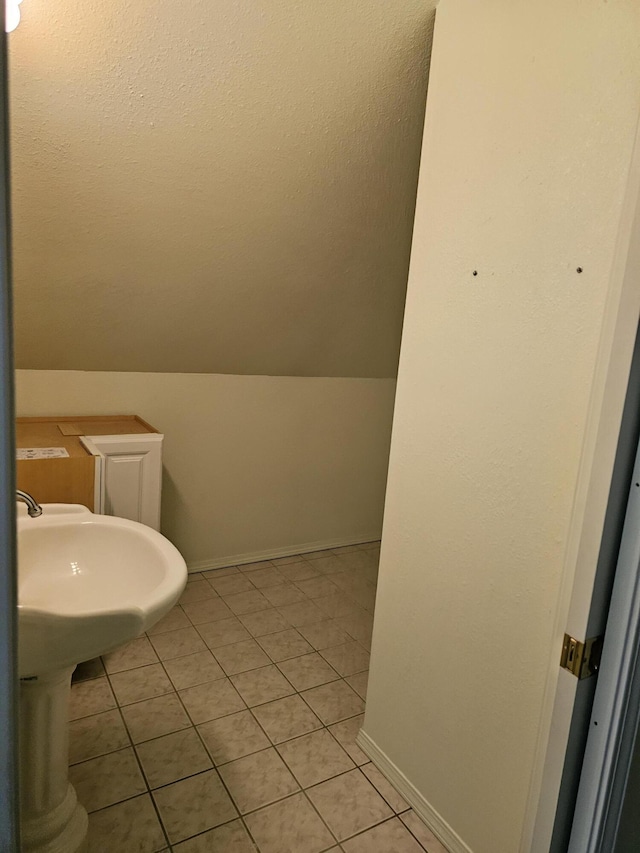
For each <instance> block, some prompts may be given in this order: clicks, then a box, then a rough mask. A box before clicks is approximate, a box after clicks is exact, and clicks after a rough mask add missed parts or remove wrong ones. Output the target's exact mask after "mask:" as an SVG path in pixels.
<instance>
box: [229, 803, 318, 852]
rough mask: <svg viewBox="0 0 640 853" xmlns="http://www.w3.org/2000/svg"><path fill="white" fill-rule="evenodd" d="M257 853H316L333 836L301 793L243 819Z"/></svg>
mask: <svg viewBox="0 0 640 853" xmlns="http://www.w3.org/2000/svg"><path fill="white" fill-rule="evenodd" d="M246 821H247V825H248V827H249V829H250V831H251V834H252V835H253V837H254V838H255V840H256V841H257V842H258V846H259V848H260V853H283V851H287V853H320V851H321V850H326V849H327V847H328V846H329V845H330V844H331V843H332V842H333V840H334V839H333V836H332V835H331V833H330V832H329V830H328V829H327V827H326V826H325V825H324V823H323V822H322V821H321V820H320V818H319V817H318V815H317V813H316V812H315V811H314V809H313V808H312V807H311V805H310V804H309V801H308V800H307V798H306V797H305V796H304V795H303V794H294V796H292V797H287V799H286V800H281V801H280V802H279V803H275V804H274V805H272V806H267V807H266V808H263V809H260V811H257V812H254V813H253V814H250V815H248V816H247V818H246Z"/></svg>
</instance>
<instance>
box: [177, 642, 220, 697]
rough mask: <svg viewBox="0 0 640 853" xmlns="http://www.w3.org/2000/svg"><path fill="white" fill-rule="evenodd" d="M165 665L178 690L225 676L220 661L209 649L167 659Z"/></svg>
mask: <svg viewBox="0 0 640 853" xmlns="http://www.w3.org/2000/svg"><path fill="white" fill-rule="evenodd" d="M164 666H165V669H166V670H167V672H168V673H169V678H170V679H171V681H172V682H173V684H174V685H175V688H176V690H184V689H185V688H186V687H195V686H196V685H197V684H205V683H206V682H207V681H215V680H216V679H218V678H223V677H224V672H223V671H222V669H221V668H220V665H219V664H218V661H217V660H216V659H215V658H214V656H213V655H212V654H211V652H209V651H206V652H196V653H195V654H194V655H185V656H184V657H181V658H173V660H167V661H165V663H164Z"/></svg>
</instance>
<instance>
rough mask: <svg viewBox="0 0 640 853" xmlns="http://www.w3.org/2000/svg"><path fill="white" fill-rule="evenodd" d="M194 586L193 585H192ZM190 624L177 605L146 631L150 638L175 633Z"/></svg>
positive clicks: (188, 626)
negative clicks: (153, 635)
mask: <svg viewBox="0 0 640 853" xmlns="http://www.w3.org/2000/svg"><path fill="white" fill-rule="evenodd" d="M192 586H195V584H192ZM190 627H191V622H189V620H188V619H187V617H186V615H185V612H184V610H183V609H182V607H180V606H179V605H176V607H173V608H172V609H171V610H170V611H169V612H168V613H167V615H166V616H163V617H162V619H161V620H160V621H159V622H156V624H155V625H154V626H153V627H152V628H150V629H149V630H148V631H147V634H149V635H150V636H151V635H152V634H164V633H165V632H166V631H177V630H178V628H190Z"/></svg>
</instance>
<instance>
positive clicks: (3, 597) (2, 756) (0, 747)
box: [0, 4, 20, 853]
mask: <svg viewBox="0 0 640 853" xmlns="http://www.w3.org/2000/svg"><path fill="white" fill-rule="evenodd" d="M3 5H4V4H3ZM0 29H1V30H2V34H1V35H0V374H1V375H0V732H2V737H1V738H0V851H2V853H13V851H16V850H19V848H20V843H19V822H18V784H17V780H18V764H17V762H18V735H17V731H18V725H17V703H18V697H17V684H18V678H17V667H16V663H17V639H16V621H17V620H16V568H15V565H16V562H15V558H16V551H15V506H16V505H15V463H14V456H15V442H14V406H13V353H12V335H11V319H12V317H11V264H10V257H9V253H10V243H9V182H8V134H7V40H6V36H5V33H4V27H1V28H0Z"/></svg>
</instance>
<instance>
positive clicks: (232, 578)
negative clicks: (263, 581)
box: [208, 572, 255, 595]
mask: <svg viewBox="0 0 640 853" xmlns="http://www.w3.org/2000/svg"><path fill="white" fill-rule="evenodd" d="M208 580H209V583H210V584H211V586H212V587H213V588H214V589H215V591H216V592H217V593H218V595H234V594H235V593H238V592H251V590H252V589H255V587H254V586H253V584H252V583H251V581H250V580H248V579H247V578H246V577H245V576H244V575H242V574H240V572H238V573H237V574H234V575H227V576H226V577H221V578H219V577H211V578H209V579H208Z"/></svg>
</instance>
